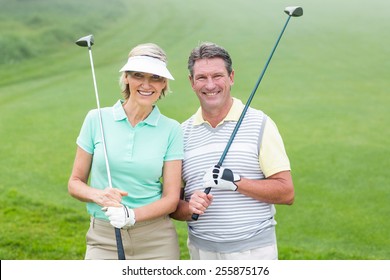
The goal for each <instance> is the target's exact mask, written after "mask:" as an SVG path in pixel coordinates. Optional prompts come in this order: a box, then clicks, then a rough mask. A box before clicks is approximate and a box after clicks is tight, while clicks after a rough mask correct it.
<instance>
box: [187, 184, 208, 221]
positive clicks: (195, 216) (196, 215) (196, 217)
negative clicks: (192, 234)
mask: <svg viewBox="0 0 390 280" xmlns="http://www.w3.org/2000/svg"><path fill="white" fill-rule="evenodd" d="M210 190H211V187H208V188H205V189H204V193H205V194H209V193H210ZM191 218H192V219H193V220H194V221H197V220H198V218H199V214H192V216H191Z"/></svg>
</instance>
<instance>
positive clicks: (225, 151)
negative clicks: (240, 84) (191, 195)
mask: <svg viewBox="0 0 390 280" xmlns="http://www.w3.org/2000/svg"><path fill="white" fill-rule="evenodd" d="M290 19H291V15H289V16H288V18H287V20H286V23H285V24H284V27H283V29H282V32H280V35H279V37H278V39H277V40H276V43H275V46H274V47H273V49H272V51H271V54H270V56H269V57H268V60H267V62H266V64H265V66H264V69H263V71H262V72H261V74H260V76H259V78H258V79H257V82H256V84H255V86H254V88H253V90H252V93H251V94H250V96H249V98H248V101H247V102H246V104H245V107H244V109H243V111H242V113H241V115H240V118H239V119H238V121H237V123H236V126H235V127H234V129H233V132H232V134H231V135H230V138H229V141H228V143H227V144H226V147H225V150H224V151H223V153H222V155H221V158H220V159H219V161H218V163H217V164H218V165H219V166H222V163H223V161H224V160H225V157H226V155H227V153H228V151H229V149H230V146H231V145H232V143H233V140H234V137H235V136H236V134H237V131H238V129H239V128H240V126H241V123H242V121H243V119H244V117H245V114H246V112H247V111H248V108H249V105H250V104H251V102H252V99H253V97H254V96H255V93H256V91H257V88H258V87H259V85H260V82H261V80H262V79H263V76H264V74H265V71H266V70H267V68H268V65H269V63H270V62H271V59H272V56H273V55H274V52H275V50H276V48H277V46H278V44H279V41H280V39H281V38H282V36H283V33H284V31H285V30H286V27H287V25H288V23H289V21H290ZM210 190H211V187H207V188H206V189H205V190H204V192H205V193H206V194H208V193H210ZM198 218H199V214H192V219H193V220H195V221H196V220H198Z"/></svg>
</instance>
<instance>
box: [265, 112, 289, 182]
mask: <svg viewBox="0 0 390 280" xmlns="http://www.w3.org/2000/svg"><path fill="white" fill-rule="evenodd" d="M259 162H260V168H261V170H263V173H264V175H265V177H269V176H271V175H274V174H276V173H278V172H281V171H289V170H291V167H290V161H289V159H288V156H287V153H286V150H285V148H284V143H283V139H282V137H281V135H280V133H279V131H278V128H277V127H276V124H275V123H274V121H273V120H272V119H271V118H269V117H268V118H267V122H266V124H265V127H264V134H263V140H262V142H261V146H260V156H259Z"/></svg>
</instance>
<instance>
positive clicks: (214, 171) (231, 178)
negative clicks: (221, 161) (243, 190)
mask: <svg viewBox="0 0 390 280" xmlns="http://www.w3.org/2000/svg"><path fill="white" fill-rule="evenodd" d="M240 179H241V177H240V175H237V174H234V173H233V171H231V170H230V169H227V168H223V167H221V166H219V165H214V166H213V167H211V168H210V169H208V170H207V171H206V173H205V175H204V177H203V186H204V187H212V188H216V189H220V190H231V191H236V190H237V185H236V184H235V182H238V181H240Z"/></svg>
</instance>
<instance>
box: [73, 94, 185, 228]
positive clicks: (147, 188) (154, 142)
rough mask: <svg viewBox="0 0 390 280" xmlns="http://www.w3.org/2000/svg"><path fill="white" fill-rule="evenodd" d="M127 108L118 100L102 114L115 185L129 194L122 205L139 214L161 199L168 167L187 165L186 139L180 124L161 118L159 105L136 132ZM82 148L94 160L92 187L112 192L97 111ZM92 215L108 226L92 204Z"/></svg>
mask: <svg viewBox="0 0 390 280" xmlns="http://www.w3.org/2000/svg"><path fill="white" fill-rule="evenodd" d="M122 103H123V101H122V100H119V101H118V102H117V103H116V104H115V105H114V106H113V107H107V108H101V115H102V119H103V127H104V137H105V142H106V147H107V154H108V161H109V165H110V172H111V179H112V185H113V187H114V188H118V189H121V190H124V191H126V192H128V196H126V197H123V199H122V203H123V204H124V205H126V206H128V207H130V208H138V207H141V206H144V205H147V204H150V203H152V202H154V201H156V200H158V199H160V198H161V195H162V184H161V182H160V179H161V177H162V169H163V164H164V162H165V161H171V160H182V159H183V134H182V130H181V127H180V124H179V123H178V122H177V121H176V120H173V119H170V118H168V117H166V116H164V115H162V114H161V113H160V111H159V109H158V107H157V106H156V105H155V106H154V108H153V110H152V112H151V113H150V114H149V116H148V117H147V118H146V119H145V120H144V121H142V122H139V123H138V124H137V125H136V126H135V127H132V125H131V124H130V123H129V121H128V120H127V116H126V113H125V111H124V109H123V107H122ZM77 145H78V146H79V147H80V148H82V149H83V150H84V151H86V152H87V153H89V154H92V155H93V160H92V167H91V173H90V183H89V185H90V186H91V187H93V188H97V189H105V188H106V187H108V179H107V171H106V164H105V159H104V153H103V145H102V139H101V133H100V124H99V115H98V111H97V109H94V110H91V111H90V112H89V113H88V114H87V116H86V118H85V120H84V123H83V125H82V128H81V131H80V134H79V136H78V138H77ZM87 210H88V213H89V214H90V215H92V216H94V217H96V218H100V219H105V220H107V218H106V216H105V215H104V213H103V212H102V211H101V207H100V206H99V205H97V204H95V203H87Z"/></svg>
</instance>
